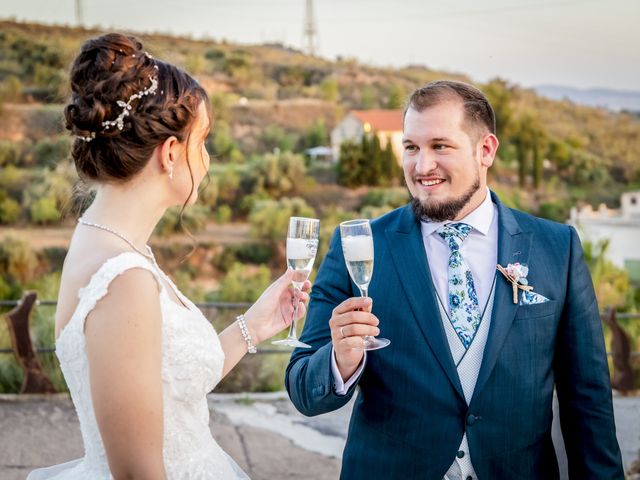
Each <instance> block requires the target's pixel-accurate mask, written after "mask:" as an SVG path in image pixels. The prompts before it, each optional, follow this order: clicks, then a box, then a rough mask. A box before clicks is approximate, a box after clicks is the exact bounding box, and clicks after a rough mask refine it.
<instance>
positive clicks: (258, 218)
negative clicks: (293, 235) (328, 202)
mask: <svg viewBox="0 0 640 480" xmlns="http://www.w3.org/2000/svg"><path fill="white" fill-rule="evenodd" d="M293 216H295V217H313V216H315V212H314V211H313V209H312V208H311V207H310V206H309V205H307V202H305V201H304V200H303V199H301V198H298V197H294V198H283V199H281V200H262V201H259V202H256V203H255V204H254V206H253V209H252V210H251V213H250V214H249V223H250V224H251V236H252V237H253V238H257V239H263V240H268V241H271V242H280V241H284V239H285V238H286V236H287V230H288V228H289V217H293Z"/></svg>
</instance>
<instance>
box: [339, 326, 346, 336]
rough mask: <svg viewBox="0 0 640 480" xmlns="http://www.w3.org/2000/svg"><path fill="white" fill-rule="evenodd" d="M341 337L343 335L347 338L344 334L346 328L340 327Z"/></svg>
mask: <svg viewBox="0 0 640 480" xmlns="http://www.w3.org/2000/svg"><path fill="white" fill-rule="evenodd" d="M340 335H342V338H347V337H346V335H345V334H344V327H340Z"/></svg>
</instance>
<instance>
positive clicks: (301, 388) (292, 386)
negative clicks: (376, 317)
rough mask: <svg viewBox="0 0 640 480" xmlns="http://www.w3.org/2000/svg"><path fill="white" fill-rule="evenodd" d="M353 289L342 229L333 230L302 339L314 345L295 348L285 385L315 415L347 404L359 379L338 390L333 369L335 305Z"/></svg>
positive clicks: (293, 398)
mask: <svg viewBox="0 0 640 480" xmlns="http://www.w3.org/2000/svg"><path fill="white" fill-rule="evenodd" d="M353 296H354V293H353V290H352V286H351V280H350V279H349V275H348V272H347V269H346V266H345V263H344V258H343V256H342V246H341V243H340V234H339V230H337V229H336V231H335V232H334V234H333V237H332V239H331V244H330V246H329V251H328V252H327V255H326V256H325V258H324V261H323V262H322V265H321V266H320V269H319V270H318V275H317V277H316V281H315V283H314V285H313V289H312V291H311V301H310V303H309V311H308V313H307V319H306V321H305V325H304V329H303V332H302V335H301V337H300V340H301V341H303V342H305V343H307V344H309V345H311V346H312V348H306V349H296V350H294V352H293V354H292V355H291V360H290V361H289V365H288V366H287V371H286V373H285V385H286V388H287V391H288V392H289V397H290V398H291V401H292V402H293V404H294V405H295V407H296V408H297V409H298V410H299V411H300V412H301V413H303V414H304V415H307V416H313V415H319V414H321V413H327V412H330V411H333V410H336V409H338V408H340V407H342V406H343V405H345V404H346V403H347V402H349V400H350V399H351V397H352V396H353V392H354V391H355V387H356V385H357V383H358V382H357V381H356V382H355V383H354V384H353V385H352V386H351V387H350V388H349V390H348V391H347V392H346V394H345V395H338V394H336V392H335V390H334V388H333V384H334V381H333V375H332V373H331V352H332V344H331V330H330V328H329V320H330V319H331V315H332V313H333V309H334V308H335V307H336V306H337V305H339V304H340V303H342V302H343V301H344V300H346V299H347V298H350V297H353Z"/></svg>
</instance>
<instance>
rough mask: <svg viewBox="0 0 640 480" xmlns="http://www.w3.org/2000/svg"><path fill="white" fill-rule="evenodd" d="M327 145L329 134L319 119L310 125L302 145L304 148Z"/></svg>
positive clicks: (322, 121)
mask: <svg viewBox="0 0 640 480" xmlns="http://www.w3.org/2000/svg"><path fill="white" fill-rule="evenodd" d="M328 143H329V134H328V133H327V127H326V125H325V124H324V120H322V119H319V120H316V121H315V122H313V123H312V124H311V126H310V127H309V129H308V130H307V132H306V135H305V140H304V145H305V147H306V148H311V147H317V146H320V145H327V144H328Z"/></svg>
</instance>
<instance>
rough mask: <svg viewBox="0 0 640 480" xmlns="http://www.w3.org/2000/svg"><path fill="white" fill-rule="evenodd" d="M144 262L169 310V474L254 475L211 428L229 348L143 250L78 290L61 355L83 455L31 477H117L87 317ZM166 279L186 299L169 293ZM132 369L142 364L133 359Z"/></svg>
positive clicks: (117, 260)
mask: <svg viewBox="0 0 640 480" xmlns="http://www.w3.org/2000/svg"><path fill="white" fill-rule="evenodd" d="M132 268H142V269H145V270H148V271H150V272H151V273H152V274H153V275H154V277H155V278H156V280H157V281H158V285H159V290H160V294H159V295H160V308H161V311H162V384H163V404H164V405H163V407H164V443H163V457H164V466H165V470H166V473H167V478H168V479H170V480H174V479H179V480H182V479H194V480H195V479H198V480H214V479H216V480H222V479H224V480H226V479H240V478H242V479H247V478H248V477H247V475H246V474H245V473H244V472H242V470H241V469H240V468H239V467H238V466H237V465H236V464H235V462H234V461H233V460H232V459H231V458H230V457H229V456H228V455H227V454H226V453H225V452H224V451H223V450H222V449H221V448H220V446H219V445H218V444H217V443H216V442H215V440H214V439H213V437H212V436H211V432H210V430H209V409H208V406H207V398H206V395H207V393H208V392H210V391H211V390H212V389H213V387H214V386H215V385H216V384H217V383H218V382H219V381H220V379H221V377H222V368H223V363H224V352H223V350H222V346H221V345H220V340H219V339H218V335H217V334H216V332H215V330H214V329H213V327H212V326H211V324H210V323H209V321H208V320H207V319H206V318H205V317H204V316H203V315H202V313H201V312H200V310H198V308H197V307H196V306H195V305H194V304H193V303H191V302H190V301H189V300H188V299H187V298H186V297H184V295H182V294H181V293H180V291H179V290H178V289H177V288H176V286H175V285H174V284H173V282H171V280H170V279H169V278H168V277H167V276H166V275H165V274H164V273H163V272H162V271H161V270H160V268H159V267H158V266H157V264H155V262H151V261H150V260H148V259H147V258H145V257H144V256H143V255H141V254H139V253H135V252H126V253H122V254H120V255H118V256H116V257H113V258H111V259H109V260H108V261H106V262H105V263H104V264H103V265H102V267H100V269H99V270H98V271H97V272H96V273H95V274H94V275H93V276H92V277H91V280H90V281H89V284H88V285H87V286H86V287H84V288H82V289H81V290H80V291H79V293H78V297H79V300H80V301H79V303H78V306H77V307H76V310H75V312H74V314H73V316H72V317H71V320H70V321H69V323H68V324H67V325H66V326H65V327H64V329H63V330H62V332H61V333H60V336H59V338H58V340H57V342H56V354H57V356H58V358H59V360H60V366H61V368H62V372H63V373H64V377H65V379H66V381H67V385H68V386H69V391H70V392H71V398H72V400H73V404H74V406H75V408H76V411H77V413H78V418H79V420H80V430H81V432H82V440H83V442H84V449H85V454H84V457H83V458H81V459H78V460H74V461H72V462H68V463H64V464H60V465H55V466H53V467H48V468H43V469H39V470H35V471H33V472H31V474H30V475H29V476H28V477H27V480H45V479H46V480H54V479H55V480H75V479H78V480H80V479H83V480H86V479H91V480H102V479H105V480H107V479H111V478H112V476H111V474H110V472H109V466H108V464H107V458H106V454H105V450H104V446H103V444H102V439H101V437H100V431H99V430H98V424H97V422H96V417H95V413H94V411H93V403H92V401H91V387H90V383H89V365H88V361H87V354H86V350H85V338H84V323H85V319H86V318H87V315H88V314H89V312H91V310H92V309H93V308H94V307H95V306H96V304H97V302H98V301H99V300H100V299H101V298H102V297H104V296H105V295H106V294H107V291H108V288H109V285H110V283H111V282H112V281H113V280H114V279H115V278H116V277H117V276H118V275H120V274H121V273H123V272H125V271H127V270H129V269H132ZM166 285H168V286H169V287H170V288H172V289H173V290H174V291H175V293H176V295H177V296H178V298H179V299H180V300H181V301H182V302H183V303H184V305H186V307H184V306H180V305H178V304H177V303H175V302H174V301H173V300H171V298H170V297H169V295H168V293H167V291H166V288H167V287H166ZM131 368H135V365H132V366H131Z"/></svg>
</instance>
